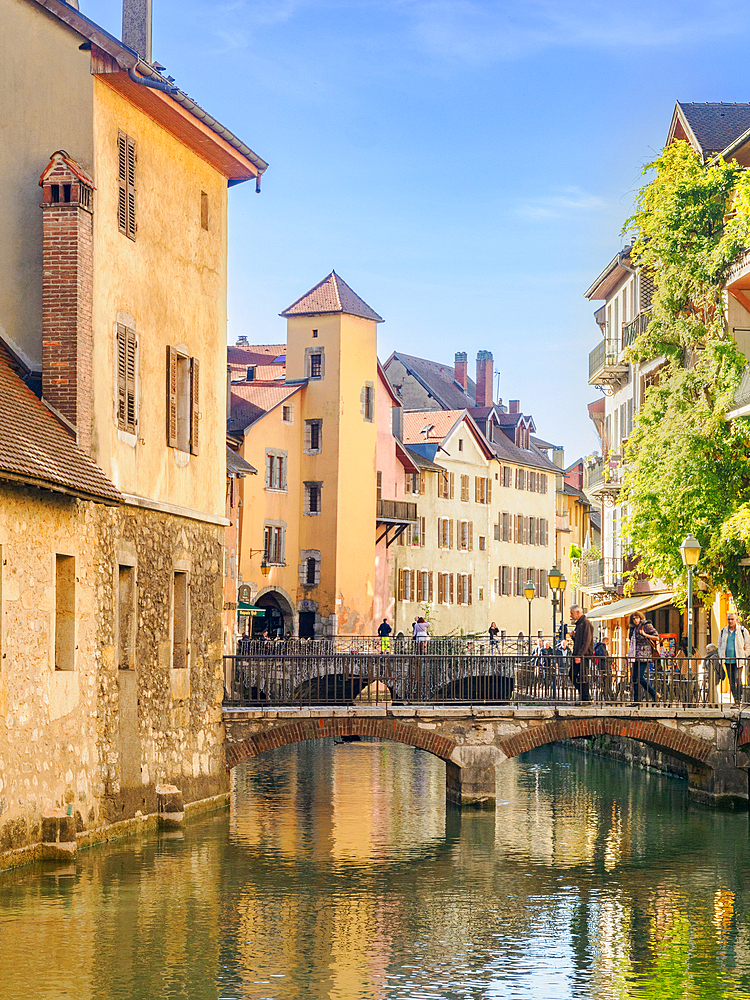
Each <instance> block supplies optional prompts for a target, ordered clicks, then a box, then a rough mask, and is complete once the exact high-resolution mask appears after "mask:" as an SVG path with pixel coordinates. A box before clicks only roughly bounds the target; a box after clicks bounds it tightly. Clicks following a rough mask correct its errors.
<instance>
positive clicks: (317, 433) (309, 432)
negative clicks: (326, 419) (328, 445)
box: [305, 420, 323, 455]
mask: <svg viewBox="0 0 750 1000" xmlns="http://www.w3.org/2000/svg"><path fill="white" fill-rule="evenodd" d="M322 440H323V421H322V420H306V421H305V454H306V455H318V454H319V453H320V450H321V447H322Z"/></svg>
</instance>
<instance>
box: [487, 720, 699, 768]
mask: <svg viewBox="0 0 750 1000" xmlns="http://www.w3.org/2000/svg"><path fill="white" fill-rule="evenodd" d="M587 736H614V737H619V738H626V739H630V740H635V741H637V742H639V743H646V744H648V745H649V746H652V747H654V748H655V749H657V750H662V751H663V752H664V753H667V754H670V755H671V756H672V757H677V758H678V759H680V760H683V761H685V762H686V763H688V764H691V765H693V766H695V767H701V768H706V767H710V765H709V763H708V758H709V757H710V756H711V754H712V753H713V752H714V751H715V750H716V747H715V746H714V744H713V743H708V742H706V741H705V740H701V739H696V738H695V737H694V736H690V735H688V734H687V733H685V732H682V731H680V730H679V729H675V728H673V727H672V726H665V725H662V723H660V722H654V721H650V720H647V719H638V718H633V719H628V718H612V717H608V718H607V717H605V718H601V717H600V718H580V719H574V718H569V719H552V720H550V721H549V722H544V723H542V724H541V725H529V726H527V727H526V728H525V729H523V730H521V731H520V732H518V733H514V734H513V736H508V737H506V738H505V739H503V740H501V741H500V742H499V743H498V744H497V745H498V747H499V748H500V750H502V752H503V753H504V754H505V756H506V757H516V756H518V754H521V753H526V751H527V750H534V749H535V748H536V747H540V746H544V745H545V744H546V743H557V742H559V741H560V740H570V739H573V740H575V739H580V738H582V737H587Z"/></svg>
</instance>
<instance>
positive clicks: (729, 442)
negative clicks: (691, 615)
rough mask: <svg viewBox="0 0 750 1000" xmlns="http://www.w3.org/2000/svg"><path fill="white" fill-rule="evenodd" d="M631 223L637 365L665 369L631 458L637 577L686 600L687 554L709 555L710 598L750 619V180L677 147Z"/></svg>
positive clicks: (658, 167) (628, 481) (629, 531)
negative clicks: (646, 291) (746, 297)
mask: <svg viewBox="0 0 750 1000" xmlns="http://www.w3.org/2000/svg"><path fill="white" fill-rule="evenodd" d="M646 170H654V171H655V172H656V173H655V176H654V177H653V179H652V180H651V181H650V182H649V183H647V184H646V185H645V186H644V187H643V188H642V189H641V190H640V192H639V193H638V196H637V200H636V211H635V214H634V215H633V216H632V218H631V219H629V220H628V223H627V224H626V229H629V230H631V231H632V232H633V234H634V236H635V243H634V248H633V256H634V259H635V260H636V262H637V264H638V265H639V266H640V267H642V268H645V269H646V270H647V271H649V272H651V273H653V275H654V281H655V289H656V290H655V294H654V299H653V303H652V315H651V321H650V323H649V325H648V328H647V330H646V331H645V332H644V333H642V334H641V335H640V336H639V338H638V339H637V341H636V342H635V344H634V345H633V347H632V348H631V351H630V357H631V360H634V361H650V360H653V359H656V358H659V357H664V358H665V359H666V362H665V365H664V366H663V367H662V368H661V369H660V371H659V374H658V384H656V385H654V386H652V387H651V388H650V389H649V390H648V391H647V393H646V398H645V401H644V403H643V406H642V408H641V411H640V413H639V414H638V417H637V420H636V423H635V428H634V431H633V434H632V435H631V438H630V440H629V442H628V446H627V450H626V456H625V457H626V465H625V472H624V477H623V499H624V501H625V502H626V503H627V504H628V509H629V515H628V517H627V520H626V523H625V526H624V527H625V533H626V535H627V536H628V538H629V539H630V543H631V545H632V548H633V550H634V551H635V552H636V553H637V554H638V556H639V563H638V572H643V573H647V574H648V575H650V576H652V577H655V578H657V579H664V580H670V581H672V582H673V583H674V584H675V585H676V586H677V588H678V593H679V592H681V593H682V595H683V599H684V583H685V571H684V569H683V566H682V561H681V558H680V553H679V549H678V546H679V544H680V542H681V541H682V539H683V538H684V537H685V536H686V535H687V534H689V533H690V532H692V533H693V534H695V535H696V536H697V537H698V539H699V541H700V543H701V545H702V547H703V552H702V554H701V560H700V564H699V572H700V575H701V580H702V586H703V588H704V594H705V596H708V594H710V593H712V592H714V591H716V590H717V589H722V590H724V589H726V590H729V591H730V592H731V593H732V595H733V597H734V599H735V602H736V603H737V605H738V607H739V608H741V609H743V610H746V611H748V610H750V574H747V573H746V572H745V571H743V569H742V568H741V567H740V560H741V559H743V558H744V557H745V556H746V550H747V547H748V544H749V543H750V427H749V426H748V424H747V422H746V421H744V420H736V421H733V422H731V423H727V422H726V420H725V419H724V418H725V414H726V411H727V409H728V406H729V404H730V402H731V400H732V397H733V395H734V392H735V390H736V388H737V386H738V384H739V381H740V378H741V376H742V372H743V370H744V368H745V365H746V363H747V361H746V359H745V357H744V356H743V355H742V353H741V352H740V351H739V349H738V348H737V346H736V344H735V343H734V341H733V339H732V336H731V333H730V332H729V331H728V330H727V324H726V307H725V301H724V285H725V282H726V279H727V275H728V272H729V269H730V268H731V266H732V264H733V262H734V261H735V260H736V258H737V256H738V254H739V253H740V252H741V251H742V250H743V249H744V248H745V247H747V246H750V175H749V174H748V173H747V172H745V171H743V170H742V169H741V168H740V167H739V166H737V165H736V164H733V163H725V162H724V161H722V160H719V161H717V162H715V163H710V164H707V165H705V164H702V163H701V161H700V160H699V158H698V156H697V155H696V153H695V152H694V150H693V149H692V147H691V146H689V145H688V144H687V143H685V142H675V143H672V144H671V145H670V146H668V147H667V148H666V149H665V150H664V152H663V153H662V155H661V156H660V157H659V158H658V159H657V160H655V161H654V162H653V163H651V164H649V165H648V166H647V167H646Z"/></svg>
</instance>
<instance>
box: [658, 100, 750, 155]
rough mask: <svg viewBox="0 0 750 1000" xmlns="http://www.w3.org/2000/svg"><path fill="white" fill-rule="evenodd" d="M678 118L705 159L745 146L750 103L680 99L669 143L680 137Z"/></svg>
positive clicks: (689, 139)
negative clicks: (676, 120)
mask: <svg viewBox="0 0 750 1000" xmlns="http://www.w3.org/2000/svg"><path fill="white" fill-rule="evenodd" d="M675 118H677V119H679V121H680V123H681V124H682V126H683V129H684V130H685V132H686V133H687V138H688V141H691V144H692V145H693V146H694V147H695V148H696V151H697V152H699V153H700V154H701V157H702V159H703V160H704V161H705V160H706V159H708V158H710V157H712V156H715V155H716V154H717V153H722V151H724V152H726V151H727V150H730V151H731V149H733V148H736V146H737V145H741V139H742V137H743V136H744V135H746V134H747V133H748V132H750V104H747V103H744V104H725V103H723V102H706V103H687V102H681V101H678V102H677V104H676V106H675V114H674V115H673V120H672V125H671V126H670V130H669V137H668V140H667V141H668V142H669V141H671V140H672V139H673V138H675V137H676V136H675Z"/></svg>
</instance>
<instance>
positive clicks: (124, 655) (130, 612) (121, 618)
mask: <svg viewBox="0 0 750 1000" xmlns="http://www.w3.org/2000/svg"><path fill="white" fill-rule="evenodd" d="M134 626H135V567H134V566H119V567H118V579H117V666H118V668H119V669H120V670H132V669H133V667H134V666H135V655H134V654H135V648H134V647H135V642H134V639H135V628H134Z"/></svg>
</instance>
